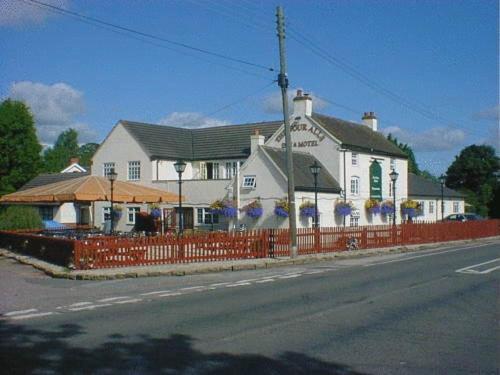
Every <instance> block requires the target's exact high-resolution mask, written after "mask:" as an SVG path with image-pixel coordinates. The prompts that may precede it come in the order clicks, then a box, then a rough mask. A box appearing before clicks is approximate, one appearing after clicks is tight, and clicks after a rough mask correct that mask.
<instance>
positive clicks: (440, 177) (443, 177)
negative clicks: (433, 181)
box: [439, 174, 446, 220]
mask: <svg viewBox="0 0 500 375" xmlns="http://www.w3.org/2000/svg"><path fill="white" fill-rule="evenodd" d="M445 182H446V176H445V175H444V174H442V175H441V176H439V183H440V184H441V220H443V219H444V183H445Z"/></svg>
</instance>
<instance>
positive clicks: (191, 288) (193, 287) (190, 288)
mask: <svg viewBox="0 0 500 375" xmlns="http://www.w3.org/2000/svg"><path fill="white" fill-rule="evenodd" d="M201 288H206V286H203V285H198V286H189V287H187V288H180V289H179V290H193V289H201Z"/></svg>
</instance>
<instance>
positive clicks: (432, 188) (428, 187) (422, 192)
mask: <svg viewBox="0 0 500 375" xmlns="http://www.w3.org/2000/svg"><path fill="white" fill-rule="evenodd" d="M408 196H410V197H437V198H440V197H441V184H440V183H438V182H434V181H431V180H428V179H427V178H424V177H422V176H417V175H416V174H414V173H408ZM443 196H444V197H446V198H463V197H464V195H463V194H462V193H459V192H458V191H455V190H452V189H449V188H447V187H445V188H444V189H443Z"/></svg>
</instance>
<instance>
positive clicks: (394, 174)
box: [389, 169, 399, 226]
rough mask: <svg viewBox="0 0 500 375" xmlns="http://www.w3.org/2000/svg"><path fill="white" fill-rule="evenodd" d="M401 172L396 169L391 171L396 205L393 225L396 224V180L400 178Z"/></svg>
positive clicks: (393, 197)
mask: <svg viewBox="0 0 500 375" xmlns="http://www.w3.org/2000/svg"><path fill="white" fill-rule="evenodd" d="M398 176H399V173H398V172H396V170H395V169H393V170H392V172H391V173H389V177H390V178H391V181H392V199H393V202H394V203H393V205H394V213H393V215H392V225H393V226H395V225H396V181H397V179H398Z"/></svg>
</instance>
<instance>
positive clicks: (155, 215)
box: [151, 208, 161, 219]
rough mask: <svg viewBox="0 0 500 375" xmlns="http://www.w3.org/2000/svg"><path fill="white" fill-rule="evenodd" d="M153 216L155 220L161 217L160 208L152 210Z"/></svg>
mask: <svg viewBox="0 0 500 375" xmlns="http://www.w3.org/2000/svg"><path fill="white" fill-rule="evenodd" d="M151 216H153V217H154V218H155V219H158V218H159V217H160V216H161V210H160V209H159V208H153V209H152V210H151Z"/></svg>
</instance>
